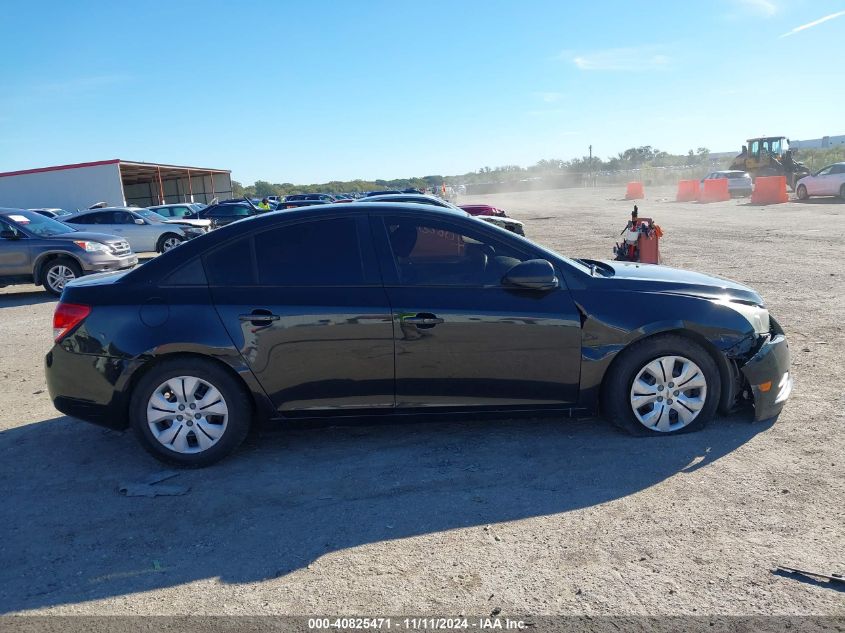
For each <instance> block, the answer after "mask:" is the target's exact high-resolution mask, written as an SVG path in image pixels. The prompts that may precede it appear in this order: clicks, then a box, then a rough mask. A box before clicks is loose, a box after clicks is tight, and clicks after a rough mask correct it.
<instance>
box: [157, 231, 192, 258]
mask: <svg viewBox="0 0 845 633" xmlns="http://www.w3.org/2000/svg"><path fill="white" fill-rule="evenodd" d="M184 241H185V240H183V239H182V238H181V237H179V236H178V235H176V233H165V234H164V235H162V236H161V237H160V238H158V243H157V244H156V251H157V252H159V253H166V252H167V251H169V250H171V249H174V248H176V247H177V246H179V244H181V243H182V242H184Z"/></svg>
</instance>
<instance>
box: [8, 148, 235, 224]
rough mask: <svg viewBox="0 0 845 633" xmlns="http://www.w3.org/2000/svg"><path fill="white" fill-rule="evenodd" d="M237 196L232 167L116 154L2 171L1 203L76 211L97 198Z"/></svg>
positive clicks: (135, 200)
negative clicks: (146, 160) (149, 160)
mask: <svg viewBox="0 0 845 633" xmlns="http://www.w3.org/2000/svg"><path fill="white" fill-rule="evenodd" d="M231 196H232V172H231V171H230V170H228V169H207V168H203V167H181V166H178V165H159V164H156V163H139V162H134V161H129V160H121V159H119V158H115V159H113V160H101V161H96V162H93V163H77V164H74V165H58V166H56V167H42V168H39V169H24V170H22V171H10V172H5V173H0V207H13V208H15V207H16V208H24V209H33V208H41V207H57V208H60V209H68V210H69V211H73V210H76V209H85V208H88V207H89V206H91V205H92V204H95V203H97V202H105V203H107V204H108V205H109V206H126V205H137V206H139V207H147V206H150V205H154V204H167V203H170V202H205V203H208V202H211V200H212V199H214V198H220V199H221V200H224V199H226V198H230V197H231Z"/></svg>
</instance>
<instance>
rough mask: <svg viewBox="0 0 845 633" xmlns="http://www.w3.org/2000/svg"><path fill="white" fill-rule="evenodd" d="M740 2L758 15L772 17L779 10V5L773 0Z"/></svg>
mask: <svg viewBox="0 0 845 633" xmlns="http://www.w3.org/2000/svg"><path fill="white" fill-rule="evenodd" d="M738 2H739V4H740V5H741V6H742V8H744V9H746V10H747V11H750V12H751V13H756V14H757V15H763V16H765V17H772V16H773V15H774V14H775V13H777V12H778V7H777V5H776V4H775V3H774V2H772V0H738Z"/></svg>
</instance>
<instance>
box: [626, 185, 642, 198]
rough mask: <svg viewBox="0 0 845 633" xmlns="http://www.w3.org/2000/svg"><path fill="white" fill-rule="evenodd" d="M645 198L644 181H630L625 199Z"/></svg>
mask: <svg viewBox="0 0 845 633" xmlns="http://www.w3.org/2000/svg"><path fill="white" fill-rule="evenodd" d="M643 198H645V191H644V190H643V183H641V182H636V181H635V182H629V183H628V187H627V188H626V189H625V200H642V199H643Z"/></svg>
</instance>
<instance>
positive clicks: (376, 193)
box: [362, 189, 405, 198]
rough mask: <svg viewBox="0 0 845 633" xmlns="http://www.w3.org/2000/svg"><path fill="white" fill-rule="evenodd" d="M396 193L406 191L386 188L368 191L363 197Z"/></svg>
mask: <svg viewBox="0 0 845 633" xmlns="http://www.w3.org/2000/svg"><path fill="white" fill-rule="evenodd" d="M395 193H405V192H404V191H399V190H398V189H385V190H384V191H367V192H366V193H365V194H364V195H363V196H362V197H364V198H369V197H370V196H386V195H389V194H395Z"/></svg>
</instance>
